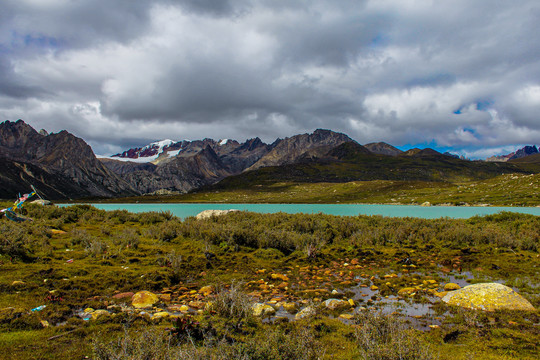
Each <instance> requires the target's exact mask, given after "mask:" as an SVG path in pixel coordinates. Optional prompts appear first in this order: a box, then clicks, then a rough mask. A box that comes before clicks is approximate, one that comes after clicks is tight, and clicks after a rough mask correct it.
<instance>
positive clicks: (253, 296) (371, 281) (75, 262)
mask: <svg viewBox="0 0 540 360" xmlns="http://www.w3.org/2000/svg"><path fill="white" fill-rule="evenodd" d="M510 180H511V179H510ZM514 180H515V179H514ZM343 186H350V184H349V185H347V184H343ZM486 186H487V185H486ZM336 192H337V191H336ZM6 205H7V204H6ZM25 211H26V214H25V216H27V217H29V218H32V219H33V221H27V222H23V223H14V222H10V221H8V220H7V219H5V218H1V219H0V269H1V274H2V276H1V277H0V289H1V292H0V351H2V354H4V356H5V357H7V358H13V359H58V358H77V359H82V358H94V359H118V358H122V359H232V358H235V359H470V358H485V359H508V358H519V359H536V358H538V355H539V351H538V346H537V344H538V343H539V342H540V328H539V326H538V324H539V322H540V313H539V312H538V310H537V311H534V312H520V311H495V312H482V311H472V310H464V309H461V308H454V307H450V306H447V305H445V304H444V303H443V302H441V301H440V296H441V295H442V294H443V293H444V289H443V288H444V286H445V285H446V284H447V283H449V282H456V283H460V284H461V286H464V285H466V284H470V283H475V282H487V281H499V282H502V283H504V284H506V285H508V286H511V287H514V288H515V289H516V290H517V291H518V292H519V293H520V294H521V295H522V296H524V297H525V298H526V299H527V300H529V301H530V302H531V304H532V305H534V306H535V307H536V308H537V309H538V308H539V306H540V294H539V289H540V274H539V268H538V264H539V263H540V258H539V256H540V219H539V218H538V217H535V216H530V215H523V214H513V213H501V214H497V215H491V216H486V217H475V218H471V219H467V220H453V219H437V220H423V219H415V218H404V219H401V218H384V217H378V216H373V217H371V216H358V217H338V216H330V215H322V214H318V215H290V214H283V213H278V214H255V213H247V212H233V213H229V214H227V215H224V216H219V217H211V218H208V219H202V220H198V219H196V218H187V219H185V220H180V219H178V218H175V217H174V216H172V215H171V214H169V213H166V212H160V213H156V212H152V213H142V214H132V213H128V212H126V211H110V212H106V211H102V210H98V209H95V208H93V207H91V206H86V205H77V206H71V207H67V208H58V207H55V206H46V207H43V206H38V205H32V204H30V205H28V206H27V207H26V209H25ZM404 288H409V289H411V288H412V289H414V292H404V291H403V289H404ZM142 290H146V291H150V292H152V293H154V294H156V295H157V296H158V299H159V300H158V302H156V303H155V304H154V305H153V306H152V307H150V308H147V309H136V308H134V307H133V306H132V304H131V295H133V294H132V293H136V292H138V291H142ZM400 291H401V292H400ZM327 299H336V300H337V301H336V304H337V305H336V307H332V306H329V305H327V303H325V300H327ZM254 304H258V305H254ZM254 306H255V307H254ZM257 307H258V309H259V310H260V311H258V312H257V311H254V309H255V308H257Z"/></svg>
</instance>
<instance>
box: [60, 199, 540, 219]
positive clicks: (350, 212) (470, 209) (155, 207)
mask: <svg viewBox="0 0 540 360" xmlns="http://www.w3.org/2000/svg"><path fill="white" fill-rule="evenodd" d="M90 205H93V206H95V207H96V208H98V209H103V210H127V211H130V212H145V211H170V212H171V213H172V214H173V215H175V216H178V217H180V218H186V217H189V216H195V215H197V214H198V213H200V212H201V211H203V210H209V209H211V210H227V209H238V210H242V211H252V212H258V213H277V212H285V213H290V214H295V213H305V214H317V213H323V214H329V215H341V216H356V215H382V216H390V217H407V216H408V217H417V218H424V219H436V218H440V217H450V218H461V219H466V218H470V217H472V216H475V215H489V214H495V213H498V212H501V211H512V212H519V213H524V214H532V215H536V216H540V207H506V206H505V207H476V206H429V207H426V206H414V205H365V204H168V203H163V204H90ZM65 206H68V205H65Z"/></svg>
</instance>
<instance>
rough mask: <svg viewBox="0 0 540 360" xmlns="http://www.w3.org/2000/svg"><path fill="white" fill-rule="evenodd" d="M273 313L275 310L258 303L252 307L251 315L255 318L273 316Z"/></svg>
mask: <svg viewBox="0 0 540 360" xmlns="http://www.w3.org/2000/svg"><path fill="white" fill-rule="evenodd" d="M275 313H276V309H274V308H273V307H272V306H270V305H266V304H260V303H258V304H254V305H253V315H255V316H270V315H274V314H275Z"/></svg>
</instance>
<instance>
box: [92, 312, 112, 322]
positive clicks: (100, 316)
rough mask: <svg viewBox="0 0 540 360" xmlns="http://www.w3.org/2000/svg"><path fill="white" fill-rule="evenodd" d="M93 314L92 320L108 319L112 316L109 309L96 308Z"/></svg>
mask: <svg viewBox="0 0 540 360" xmlns="http://www.w3.org/2000/svg"><path fill="white" fill-rule="evenodd" d="M91 315H92V320H100V319H106V318H108V317H110V316H111V314H110V313H109V312H108V311H107V310H95V311H94V312H92V314H91Z"/></svg>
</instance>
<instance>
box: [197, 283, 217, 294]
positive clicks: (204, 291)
mask: <svg viewBox="0 0 540 360" xmlns="http://www.w3.org/2000/svg"><path fill="white" fill-rule="evenodd" d="M213 292H214V287H213V286H211V285H207V286H203V287H202V288H200V289H199V294H201V295H204V296H208V295H210V294H212V293H213Z"/></svg>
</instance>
